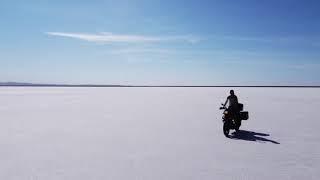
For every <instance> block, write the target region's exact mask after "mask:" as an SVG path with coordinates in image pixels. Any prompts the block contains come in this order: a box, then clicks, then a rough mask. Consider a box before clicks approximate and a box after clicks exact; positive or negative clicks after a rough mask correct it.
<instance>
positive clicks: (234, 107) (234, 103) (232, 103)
mask: <svg viewBox="0 0 320 180" xmlns="http://www.w3.org/2000/svg"><path fill="white" fill-rule="evenodd" d="M228 102H229V104H228V105H229V106H228V110H229V112H230V113H231V115H232V116H233V117H234V119H238V118H239V116H238V115H239V107H238V97H237V96H236V95H235V94H234V91H233V90H230V95H229V96H228V97H227V100H226V102H225V103H224V105H223V106H226V105H227V103H228Z"/></svg>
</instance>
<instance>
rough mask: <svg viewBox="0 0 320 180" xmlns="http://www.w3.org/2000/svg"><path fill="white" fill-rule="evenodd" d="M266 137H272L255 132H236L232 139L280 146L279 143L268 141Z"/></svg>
mask: <svg viewBox="0 0 320 180" xmlns="http://www.w3.org/2000/svg"><path fill="white" fill-rule="evenodd" d="M266 136H270V134H265V133H258V132H253V131H246V130H239V131H235V132H233V133H232V134H231V136H230V138H231V139H237V140H244V141H255V142H262V143H265V142H270V143H273V144H280V143H279V142H277V141H274V140H271V139H267V138H265V137H266Z"/></svg>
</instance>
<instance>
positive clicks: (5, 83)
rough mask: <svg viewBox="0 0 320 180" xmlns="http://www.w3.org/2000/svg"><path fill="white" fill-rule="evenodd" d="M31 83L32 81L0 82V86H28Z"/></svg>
mask: <svg viewBox="0 0 320 180" xmlns="http://www.w3.org/2000/svg"><path fill="white" fill-rule="evenodd" d="M28 85H30V86H31V85H33V84H32V83H24V82H0V86H28Z"/></svg>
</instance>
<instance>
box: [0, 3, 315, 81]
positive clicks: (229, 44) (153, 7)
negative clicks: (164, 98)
mask: <svg viewBox="0 0 320 180" xmlns="http://www.w3.org/2000/svg"><path fill="white" fill-rule="evenodd" d="M319 8H320V1H317V0H314V1H313V0H306V1H302V0H300V1H297V0H268V1H261V0H241V1H228V0H194V1H191V0H190V1H188V0H184V1H183V0H114V1H111V0H110V1H109V0H106V1H102V0H101V1H98V0H91V1H83V0H54V1H52V0H50V1H48V0H42V1H38V0H28V1H25V0H20V1H18V0H0V27H1V28H0V29H1V30H0V32H1V33H0V40H1V43H0V82H8V81H10V82H13V81H14V82H32V83H68V84H123V85H320V78H319V77H320V11H319Z"/></svg>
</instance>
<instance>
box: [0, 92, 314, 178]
mask: <svg viewBox="0 0 320 180" xmlns="http://www.w3.org/2000/svg"><path fill="white" fill-rule="evenodd" d="M228 91H229V89H227V88H22V87H20V88H6V87H2V88H0V179H1V180H2V179H3V180H25V179H27V180H29V179H30V180H33V179H35V180H36V179H41V180H51V179H52V180H73V179H74V180H95V179H103V180H120V179H121V180H188V179H192V180H213V179H217V180H218V179H252V180H256V179H259V180H261V179H262V180H265V179H268V180H269V179H279V180H280V179H281V180H286V179H290V180H291V179H299V180H301V179H308V180H311V179H314V180H316V179H319V177H320V148H319V147H320V132H319V128H320V118H319V114H320V113H319V111H320V109H319V108H320V89H293V88H291V89H290V88H235V92H236V94H237V95H238V97H239V100H240V101H241V102H243V103H244V104H245V109H246V110H248V111H249V112H250V119H249V120H248V121H246V122H243V126H242V127H241V128H242V129H243V130H246V131H244V132H243V133H242V134H241V135H240V136H238V137H236V138H234V139H228V138H225V137H224V136H223V134H222V123H221V113H222V112H221V111H220V110H218V107H219V105H220V103H221V102H223V101H224V99H225V97H226V96H227V95H228ZM248 131H251V132H252V133H249V132H248ZM259 133H260V134H259Z"/></svg>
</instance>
